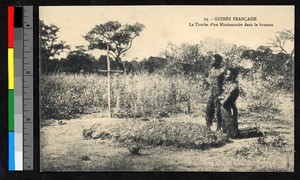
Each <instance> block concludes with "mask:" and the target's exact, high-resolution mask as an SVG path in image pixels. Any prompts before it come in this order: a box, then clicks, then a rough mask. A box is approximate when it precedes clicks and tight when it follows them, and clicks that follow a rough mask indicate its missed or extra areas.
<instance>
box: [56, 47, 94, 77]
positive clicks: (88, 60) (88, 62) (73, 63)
mask: <svg viewBox="0 0 300 180" xmlns="http://www.w3.org/2000/svg"><path fill="white" fill-rule="evenodd" d="M76 49H77V50H75V51H71V52H69V54H68V56H67V58H66V59H65V60H62V61H61V68H62V71H64V72H67V73H80V72H82V73H94V72H95V71H96V70H95V68H94V66H93V65H94V64H95V62H96V60H95V58H94V57H93V56H92V55H90V54H87V53H86V50H85V49H84V46H76Z"/></svg>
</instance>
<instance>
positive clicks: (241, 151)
mask: <svg viewBox="0 0 300 180" xmlns="http://www.w3.org/2000/svg"><path fill="white" fill-rule="evenodd" d="M249 154H250V149H249V148H248V147H245V146H243V147H242V148H241V149H238V150H236V151H235V155H242V156H248V155H249Z"/></svg>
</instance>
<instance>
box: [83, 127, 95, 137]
mask: <svg viewBox="0 0 300 180" xmlns="http://www.w3.org/2000/svg"><path fill="white" fill-rule="evenodd" d="M92 134H93V131H92V130H91V129H84V130H83V131H82V136H83V139H91V138H92Z"/></svg>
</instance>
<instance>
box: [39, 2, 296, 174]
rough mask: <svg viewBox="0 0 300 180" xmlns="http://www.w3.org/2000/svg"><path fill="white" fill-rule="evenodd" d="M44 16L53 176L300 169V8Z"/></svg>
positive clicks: (43, 12)
mask: <svg viewBox="0 0 300 180" xmlns="http://www.w3.org/2000/svg"><path fill="white" fill-rule="evenodd" d="M39 18H40V21H39V42H40V49H39V52H40V53H39V54H40V57H39V61H40V92H39V95H40V170H41V171H42V172H69V171H73V172H84V171H89V172H98V171H99V172H103V171H126V172H127V171H130V172H152V171H171V172H173V171H176V172H178V171H179V172H183V171H184V172H204V171H205V172H208V171H209V172H294V152H295V148H294V123H295V122H294V60H295V59H294V57H295V56H294V37H295V36H294V31H295V27H294V20H295V17H294V6H200V5H199V6H41V7H39Z"/></svg>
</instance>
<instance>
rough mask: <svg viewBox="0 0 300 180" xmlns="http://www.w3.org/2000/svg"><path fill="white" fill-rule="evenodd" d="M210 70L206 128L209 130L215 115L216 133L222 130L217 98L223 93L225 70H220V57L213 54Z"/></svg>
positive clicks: (219, 104)
mask: <svg viewBox="0 0 300 180" xmlns="http://www.w3.org/2000/svg"><path fill="white" fill-rule="evenodd" d="M213 57H214V60H213V63H212V69H211V71H210V76H209V84H210V96H209V99H208V102H207V105H206V117H205V120H206V126H207V127H208V128H209V129H210V128H211V126H212V122H213V119H214V116H215V113H216V115H217V131H219V130H221V128H222V118H221V103H220V99H219V96H220V95H221V94H222V93H223V87H222V86H223V81H224V74H225V69H224V68H221V63H222V60H223V58H222V56H220V55H219V54H215V55H214V56H213Z"/></svg>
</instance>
